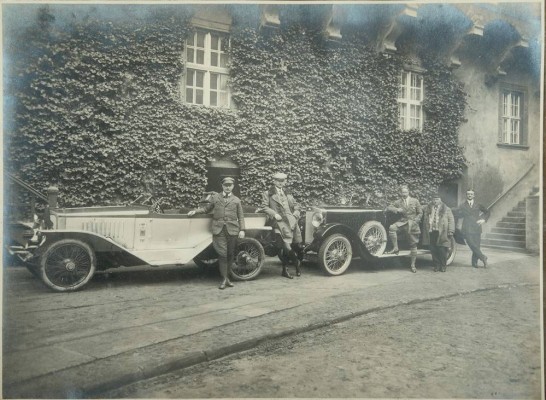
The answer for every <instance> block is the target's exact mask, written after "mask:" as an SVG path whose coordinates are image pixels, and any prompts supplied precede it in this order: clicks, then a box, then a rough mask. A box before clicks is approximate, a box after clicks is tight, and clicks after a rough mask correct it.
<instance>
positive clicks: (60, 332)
mask: <svg viewBox="0 0 546 400" xmlns="http://www.w3.org/2000/svg"><path fill="white" fill-rule="evenodd" d="M488 255H489V260H490V265H491V266H490V268H487V269H483V268H480V269H474V268H471V267H470V266H469V261H470V253H469V252H468V250H467V249H466V248H464V247H460V248H459V252H458V254H457V257H456V259H455V262H454V264H453V265H452V266H451V267H449V268H448V271H447V272H446V273H435V272H433V271H432V266H431V262H430V259H429V258H428V257H425V256H423V257H420V258H419V260H418V263H417V265H418V269H419V271H418V273H417V274H412V273H411V272H409V269H408V268H407V266H406V265H405V264H404V262H406V261H407V260H404V259H402V260H400V262H393V263H390V264H385V265H376V266H363V265H360V264H359V263H358V262H355V263H353V265H352V266H351V267H350V268H349V270H348V271H347V272H346V273H345V274H344V275H341V276H339V277H327V276H324V275H323V273H322V272H321V271H320V269H319V268H318V267H316V266H314V265H312V264H306V265H305V266H304V268H303V275H302V276H301V277H300V278H295V279H293V280H288V279H285V278H282V277H281V276H280V263H279V261H278V260H276V259H273V258H268V259H267V261H266V266H265V268H264V270H263V272H262V274H261V275H260V276H259V277H258V279H256V280H254V281H249V282H241V283H236V285H235V287H234V288H230V289H226V290H224V291H220V290H218V289H217V284H218V276H216V275H215V274H210V273H203V272H202V271H201V270H199V269H198V268H197V267H196V266H193V265H188V266H186V267H182V268H181V267H167V268H158V269H153V268H149V267H148V268H137V269H124V270H119V271H114V272H113V273H111V274H99V275H97V276H96V277H95V278H94V279H93V281H92V282H91V283H90V284H89V285H88V286H87V287H86V288H85V289H84V290H82V291H79V292H74V293H54V292H51V291H49V290H48V289H46V288H45V287H44V286H43V285H42V284H41V283H40V282H39V281H38V280H37V279H36V278H35V277H34V276H33V275H31V274H30V273H29V272H28V271H27V270H26V269H25V268H10V267H8V268H5V269H4V325H3V326H4V328H3V329H4V332H3V333H4V341H3V345H4V349H3V350H4V352H3V355H4V357H3V371H4V376H3V393H4V397H27V398H31V397H49V398H51V397H61V398H66V397H71V398H74V397H82V396H90V395H96V396H102V395H103V394H104V393H108V391H110V390H116V389H119V388H121V387H122V386H124V385H127V384H131V383H134V382H139V381H142V380H144V379H147V378H152V377H156V376H159V375H161V374H165V373H169V372H172V371H176V370H177V369H180V368H186V367H191V366H194V365H197V364H200V363H203V362H207V361H210V360H215V359H218V358H220V357H223V356H225V355H229V354H235V353H238V352H240V351H245V350H251V349H253V348H255V347H256V346H258V345H260V344H261V343H269V341H270V340H277V339H279V338H283V337H284V338H286V339H287V340H291V339H290V337H291V335H293V334H298V333H305V334H306V335H307V334H310V335H313V333H311V331H313V330H315V329H317V328H325V329H329V328H330V326H331V325H332V324H336V323H340V322H343V321H347V322H346V323H345V324H347V325H343V326H346V327H347V328H343V329H342V330H341V331H339V332H341V333H340V334H341V335H343V332H347V330H348V331H350V330H351V328H348V327H350V326H355V325H351V324H354V323H357V322H356V321H357V320H354V321H353V320H352V319H353V318H354V317H358V316H362V318H364V319H363V320H362V321H371V322H373V321H382V320H383V317H381V315H383V314H382V313H385V319H386V323H387V324H392V326H396V325H397V322H396V321H399V323H401V322H403V323H404V326H406V325H407V326H408V329H413V330H414V331H412V332H413V333H412V334H408V335H403V334H401V333H400V332H398V333H397V332H396V331H393V335H394V336H393V339H391V340H392V341H393V342H391V344H390V345H389V343H387V342H386V343H384V344H383V348H384V349H385V353H377V354H376V355H377V357H379V358H377V359H378V360H379V359H382V357H383V356H384V355H385V354H386V353H388V352H389V351H387V349H388V348H389V346H392V343H398V342H399V341H403V342H405V341H407V343H405V344H406V345H408V346H409V345H410V344H411V343H412V340H413V339H412V337H416V336H418V334H417V332H425V333H426V332H428V331H427V329H430V326H431V325H430V324H429V322H430V316H429V315H428V314H429V313H427V312H426V311H425V310H426V307H428V306H427V304H429V305H430V304H434V303H436V302H438V301H445V302H446V303H445V304H446V313H447V314H446V315H450V316H451V317H452V318H455V320H451V321H449V320H448V321H446V324H447V325H448V326H449V330H450V331H451V332H445V333H448V334H449V335H452V334H454V333H457V332H459V333H460V335H461V336H460V337H463V336H466V337H476V338H479V336H475V334H477V332H478V331H479V329H478V327H472V328H470V327H468V326H466V325H465V324H463V322H464V315H466V314H465V313H468V312H471V311H472V309H470V310H469V309H468V306H470V305H471V304H473V303H474V302H477V303H479V302H480V300H476V301H472V300H471V299H472V298H476V297H472V296H478V297H477V298H478V299H479V298H480V297H479V296H481V295H480V294H479V293H480V292H482V291H483V292H484V296H485V293H491V294H494V293H499V296H500V293H504V294H511V293H522V292H525V290H526V289H525V288H531V289H532V290H530V291H529V294H530V296H531V297H526V296H523V295H522V296H521V300H522V301H523V300H525V302H524V303H521V304H520V303H517V302H515V303H514V305H513V306H511V307H506V303H504V305H501V304H499V308H498V309H497V308H496V307H493V308H488V309H487V310H489V311H491V315H490V317H488V318H490V322H495V321H497V320H498V322H499V324H500V325H499V326H498V327H497V328H498V329H499V330H503V331H504V332H503V334H506V335H507V336H506V339H509V338H511V337H513V335H516V336H518V337H520V338H521V340H522V343H527V344H528V345H529V346H530V348H528V349H527V348H522V347H519V348H518V347H513V348H511V350H510V351H511V352H516V353H518V354H519V351H520V350H521V354H520V356H521V360H522V363H523V364H525V360H526V359H527V358H526V356H525V355H526V354H527V352H530V354H534V353H537V354H538V351H539V349H540V346H539V342H538V341H537V340H535V338H539V336H537V335H539V334H540V331H539V321H538V313H539V301H538V299H537V298H536V287H538V285H539V279H540V266H539V265H540V263H539V258H538V257H537V256H532V255H528V254H524V253H514V252H507V251H493V250H489V251H488ZM533 288H534V289H533ZM497 291H498V292H497ZM459 295H464V296H463V297H464V298H465V299H468V300H464V301H463V302H462V303H459V302H458V301H456V298H458V296H459ZM454 296H455V297H454ZM513 296H514V295H510V296H508V297H506V301H507V302H508V305H509V303H510V301H511V300H510V299H514V297H513ZM501 298H504V297H502V296H501ZM518 298H520V297H518ZM442 299H443V300H442ZM461 300H462V299H461ZM431 301H432V302H431ZM493 304H494V303H493ZM409 305H415V307H417V308H415V312H416V315H419V317H415V318H410V320H408V319H407V318H408V317H411V316H412V315H411V314H404V313H403V312H401V311H397V310H404V309H408V310H409V308H407V307H409ZM412 307H413V306H412ZM423 307H424V308H423ZM458 307H462V309H461V316H460V317H459V318H457V317H458V314H457V309H458ZM522 307H523V308H524V309H525V310H526V313H522V312H521V311H522ZM448 309H449V310H451V311H449V312H447V310H448ZM412 310H413V309H412ZM419 310H421V311H419ZM489 311H488V312H489ZM397 312H400V314H397ZM495 313H497V314H495ZM498 313H501V314H502V318H503V320H502V321H501V320H500V319H499V314H498ZM374 315H375V317H373V316H374ZM535 316H536V320H535V321H533V320H532V319H533V318H534V317H535ZM401 317H404V318H405V319H400V318H401ZM522 318H527V319H528V318H531V320H529V321H528V323H526V324H521V319H522ZM484 322H487V321H484ZM374 323H375V322H374ZM365 324H366V323H365ZM336 326H338V325H336ZM339 326H341V325H339ZM494 326H495V325H494V324H492V325H491V324H489V325H488V329H489V328H492V327H494ZM335 329H338V328H335ZM484 329H485V328H484ZM306 332H307V333H306ZM317 332H320V331H317ZM376 333H378V334H379V336H381V334H380V332H376ZM317 334H318V333H317ZM442 334H443V333H442V332H441V331H436V332H430V335H431V336H430V339H429V340H428V341H425V342H426V343H433V342H434V340H435V339H434V337H435V336H436V335H442ZM397 335H401V336H397ZM420 335H422V333H421V334H420ZM448 337H449V336H448ZM502 338H503V336H499V339H502ZM298 340H299V339H298ZM416 343H418V341H417V342H416ZM473 343H474V345H477V344H480V343H481V342H473V341H472V340H471V341H470V342H469V345H472V344H473ZM325 344H326V343H325ZM454 344H456V343H454ZM490 344H491V345H492V346H493V348H492V349H491V351H492V353H489V354H491V357H492V359H493V360H494V359H497V360H498V361H499V362H500V361H502V360H503V358H502V357H504V355H503V353H504V352H506V351H507V349H508V347H507V345H502V341H497V340H495V341H494V342H490ZM512 345H513V346H514V344H512ZM516 345H517V343H516ZM328 346H329V347H330V346H331V344H328ZM363 346H364V343H363ZM442 346H443V345H442ZM442 346H440V347H439V348H438V349H436V350H438V351H440V350H441V351H444V350H446V349H447V350H449V349H451V350H450V351H452V353H453V354H452V355H453V356H454V357H455V356H456V357H464V351H465V348H464V347H462V348H461V347H460V346H459V347H457V348H455V347H453V348H450V347H449V346H448V347H442ZM333 348H334V347H332V349H333ZM415 348H416V349H417V347H415ZM433 348H434V347H433ZM442 349H443V350H442ZM518 349H519V350H518ZM371 350H372V349H371V348H366V347H363V348H356V347H355V351H357V352H358V354H361V356H363V355H365V354H366V353H370V354H372V352H371ZM395 350H396V349H394V348H393V349H392V351H394V352H395ZM436 350H435V351H436ZM470 350H471V349H469V351H470ZM496 353H498V354H497V355H495V354H496ZM381 354H383V355H381ZM393 354H398V353H396V352H395V353H393ZM289 355H290V354H289ZM495 357H497V358H495ZM368 361H369V362H370V363H371V362H372V361H373V360H372V359H371V360H368ZM403 362H408V363H409V364H408V365H411V363H412V362H411V359H406V360H405V361H404V358H401V359H400V363H403ZM523 364H522V365H523ZM339 365H341V364H339ZM442 365H443V364H442ZM495 365H496V364H495ZM535 366H536V361H535V360H534V359H529V360H528V362H527V363H526V365H524V367H525V368H529V369H531V368H533V367H535ZM272 368H273V367H272ZM476 368H478V367H476ZM479 368H480V369H479V370H476V373H477V372H479V371H482V372H487V370H488V368H489V367H487V366H482V367H479ZM495 368H496V367H495ZM279 373H280V372H279ZM307 373H308V372H307V370H305V369H300V370H299V371H298V372H297V376H298V377H300V378H301V379H305V376H306V375H307ZM358 376H359V375H358V374H357V375H351V374H349V375H347V378H348V379H350V380H352V379H357V378H358ZM476 376H478V375H476ZM429 377H430V376H428V377H427V376H419V375H412V382H413V380H415V379H417V381H415V384H417V383H418V381H419V380H422V382H423V383H426V384H427V385H428V383H430V382H428V381H427V379H428V378H429ZM359 379H360V378H359ZM529 379H532V378H531V377H530V378H529ZM470 383H471V384H473V383H474V382H470ZM506 384H507V385H508V383H506ZM521 385H522V386H525V383H521ZM529 385H530V387H529V390H530V391H529V392H526V393H529V395H530V396H531V395H533V394H534V393H536V390H535V389H533V388H532V385H533V384H532V383H531V381H529ZM263 389H264V393H269V394H270V395H274V392H272V391H270V390H273V389H271V388H269V389H267V390H266V388H265V387H263ZM311 389H312V388H311ZM403 389H404V388H400V389H399V390H403ZM211 390H212V391H214V389H212V388H211ZM294 390H295V389H294ZM335 390H336V388H331V390H326V391H325V392H324V395H325V396H333V395H334V394H335V393H336V392H335ZM243 391H244V390H243ZM242 393H243V392H236V391H234V392H233V395H234V396H242ZM278 393H279V395H281V396H282V393H281V392H278ZM343 393H344V392H340V395H343ZM363 393H364V392H363ZM365 393H367V394H366V395H370V396H375V395H378V396H379V395H380V393H379V392H375V391H368V392H365ZM385 393H386V392H385ZM388 393H390V394H392V395H393V396H394V393H395V392H393V391H391V392H388ZM413 393H417V392H416V391H414V392H413ZM427 393H429V394H430V395H431V396H435V393H439V392H427ZM443 393H446V394H447V393H448V392H443ZM457 393H460V395H461V396H464V395H467V394H468V393H472V392H471V391H469V392H457ZM457 393H454V395H456V394H457ZM480 393H481V392H480ZM499 393H500V392H499ZM503 393H504V392H503ZM522 393H523V392H522ZM247 394H248V395H249V396H252V395H255V396H257V395H258V393H256V392H252V391H250V389H249V391H248V393H247ZM285 394H286V395H289V393H285ZM298 394H300V395H303V392H298ZM346 394H347V395H348V394H349V393H348V392H347V393H346ZM353 394H355V395H356V392H353ZM162 395H165V396H166V394H162ZM178 395H180V396H182V395H181V394H180V393H178ZM205 395H214V396H216V397H217V396H222V393H215V394H213V393H212V392H208V393H207V394H205ZM294 395H296V392H294ZM306 395H309V396H314V393H313V392H312V391H307V392H306ZM476 395H477V394H476ZM195 396H198V393H195ZM469 396H470V395H469ZM173 397H178V396H177V395H173ZM470 397H471V396H470ZM488 397H489V396H488ZM490 397H492V395H491V396H490ZM523 397H526V396H523Z"/></svg>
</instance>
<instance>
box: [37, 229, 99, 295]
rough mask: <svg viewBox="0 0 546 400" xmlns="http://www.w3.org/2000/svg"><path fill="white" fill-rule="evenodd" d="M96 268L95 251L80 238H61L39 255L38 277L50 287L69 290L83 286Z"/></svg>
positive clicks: (62, 290) (56, 289)
mask: <svg viewBox="0 0 546 400" xmlns="http://www.w3.org/2000/svg"><path fill="white" fill-rule="evenodd" d="M95 268H96V257H95V252H94V251H93V249H91V247H90V246H89V245H88V244H87V243H84V242H82V241H80V240H74V239H63V240H59V241H58V242H54V243H53V244H51V245H50V246H49V247H48V248H47V249H46V250H45V251H44V253H43V254H42V256H41V257H40V271H39V274H40V277H41V279H42V281H43V282H44V283H45V284H46V285H47V286H48V287H49V288H51V289H53V290H55V291H58V292H69V291H74V290H78V289H80V288H81V287H83V286H84V285H85V284H86V283H87V282H89V280H90V279H91V277H92V276H93V274H94V273H95Z"/></svg>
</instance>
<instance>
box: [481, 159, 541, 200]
mask: <svg viewBox="0 0 546 400" xmlns="http://www.w3.org/2000/svg"><path fill="white" fill-rule="evenodd" d="M533 168H535V163H533V165H531V167H529V169H528V170H527V171H526V172H525V173H524V174H523V175H522V176H521V177H520V178H518V179H517V180H516V181H515V182H514V183H512V184H511V185H510V186H509V187H508V189H506V190H504V191H503V192H502V193H501V194H499V195H498V196H497V197H496V198H495V200H493V202H492V203H491V204H490V205H489V207H487V209H488V210H490V209H491V208H493V206H494V205H495V204H497V203H498V202H499V201H500V200H501V199H502V198H503V197H504V196H506V195H507V194H508V193H510V191H511V190H512V189H513V188H514V187H515V186H516V185H517V184H518V183H520V182H521V181H522V180H523V179H524V178H525V177H526V176H527V175H529V172H531V170H532V169H533Z"/></svg>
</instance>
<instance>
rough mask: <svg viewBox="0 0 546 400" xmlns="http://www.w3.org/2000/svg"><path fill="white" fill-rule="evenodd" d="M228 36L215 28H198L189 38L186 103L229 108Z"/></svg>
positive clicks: (187, 47)
mask: <svg viewBox="0 0 546 400" xmlns="http://www.w3.org/2000/svg"><path fill="white" fill-rule="evenodd" d="M228 47H229V37H228V36H227V35H225V34H221V33H216V32H214V31H203V30H198V31H196V32H194V33H193V34H192V35H191V36H190V37H189V38H188V40H187V41H186V47H185V49H186V52H185V56H186V77H185V84H184V98H185V101H186V103H189V104H198V105H204V106H209V107H222V108H229V107H230V106H231V97H230V93H229V88H228V85H227V81H228V77H229V70H228V68H227V64H228V54H227V49H228Z"/></svg>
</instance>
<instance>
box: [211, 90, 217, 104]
mask: <svg viewBox="0 0 546 400" xmlns="http://www.w3.org/2000/svg"><path fill="white" fill-rule="evenodd" d="M216 98H217V94H216V92H210V105H211V106H216V105H217V104H216Z"/></svg>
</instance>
